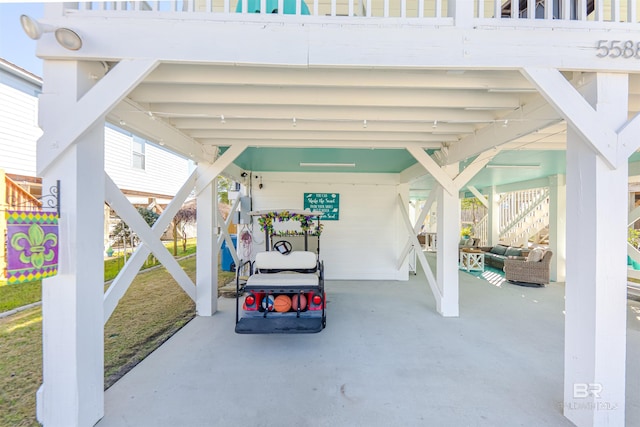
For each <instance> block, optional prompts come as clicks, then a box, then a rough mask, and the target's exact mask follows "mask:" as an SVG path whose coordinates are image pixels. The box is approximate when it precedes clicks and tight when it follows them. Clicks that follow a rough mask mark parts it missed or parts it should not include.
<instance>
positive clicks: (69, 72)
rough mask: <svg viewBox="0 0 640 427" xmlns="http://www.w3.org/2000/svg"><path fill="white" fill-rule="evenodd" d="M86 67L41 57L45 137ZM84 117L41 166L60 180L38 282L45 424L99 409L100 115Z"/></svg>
mask: <svg viewBox="0 0 640 427" xmlns="http://www.w3.org/2000/svg"><path fill="white" fill-rule="evenodd" d="M91 72H92V65H90V64H85V63H79V62H73V61H60V62H57V61H45V68H44V75H45V87H44V92H47V93H49V94H50V95H49V96H48V97H46V99H44V100H41V102H40V117H41V120H40V124H41V126H42V127H43V130H44V132H45V134H44V135H50V134H51V133H55V132H56V129H54V128H53V127H56V126H57V127H64V126H65V125H66V123H67V122H70V121H74V117H72V116H69V117H66V119H64V120H65V121H63V122H59V123H57V124H56V123H55V122H53V121H50V120H48V117H49V115H50V114H51V115H53V116H59V115H58V114H57V112H58V111H59V110H60V109H62V106H70V105H74V103H75V102H76V100H77V99H78V98H81V96H82V94H83V92H84V91H85V90H88V89H89V88H90V87H91V84H92V83H91V81H90V77H89V76H90V74H91ZM54 76H55V77H54ZM51 77H54V78H51ZM89 122H90V123H91V124H90V126H89V127H88V128H86V129H84V130H83V132H82V133H81V134H82V136H80V137H78V138H76V139H75V140H73V141H70V144H69V145H68V148H67V149H66V150H64V152H63V153H60V155H58V156H57V157H56V158H55V159H50V158H47V160H46V162H47V165H46V166H47V167H46V168H43V167H42V165H41V164H40V163H39V164H38V169H39V170H43V169H46V172H45V173H44V175H43V187H44V188H49V187H51V186H52V185H55V182H56V180H60V201H61V203H60V219H59V238H58V245H59V254H58V257H59V258H58V275H57V276H54V277H51V278H48V279H44V280H43V282H42V314H43V320H42V368H43V372H42V375H43V384H42V387H40V389H39V390H38V393H37V417H38V420H39V421H40V422H41V423H42V424H44V425H46V426H69V427H73V426H92V425H94V424H95V423H96V422H98V420H100V418H102V416H103V415H104V380H103V377H104V336H103V334H104V332H103V331H104V330H103V322H102V310H103V305H102V298H103V292H104V291H103V287H104V260H103V248H102V241H103V235H102V229H103V220H104V210H103V206H104V172H103V171H104V120H103V119H96V120H90V121H89ZM43 138H44V139H45V140H46V138H45V136H43ZM40 149H41V146H40V145H39V146H38V151H40ZM38 157H39V158H40V156H38Z"/></svg>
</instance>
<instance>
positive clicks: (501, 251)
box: [491, 245, 507, 255]
mask: <svg viewBox="0 0 640 427" xmlns="http://www.w3.org/2000/svg"><path fill="white" fill-rule="evenodd" d="M505 252H507V247H506V246H503V245H495V246H494V247H493V248H491V253H492V254H496V255H504V254H505Z"/></svg>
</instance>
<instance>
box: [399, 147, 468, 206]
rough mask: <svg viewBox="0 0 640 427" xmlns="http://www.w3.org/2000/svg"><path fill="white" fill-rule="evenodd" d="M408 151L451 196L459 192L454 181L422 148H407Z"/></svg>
mask: <svg viewBox="0 0 640 427" xmlns="http://www.w3.org/2000/svg"><path fill="white" fill-rule="evenodd" d="M406 149H407V151H408V152H409V153H411V155H412V156H413V157H414V158H415V159H416V160H417V161H418V163H420V164H421V165H422V166H423V167H424V168H425V169H426V170H427V172H429V173H430V174H431V176H433V178H434V179H435V180H436V181H437V182H438V184H440V185H441V186H442V188H443V189H444V190H445V191H446V192H447V193H449V194H456V195H457V193H458V190H457V188H456V185H455V184H454V182H453V179H451V177H450V176H449V175H448V174H447V173H446V172H444V171H443V170H442V169H441V168H440V165H438V164H437V163H436V161H435V160H433V159H432V158H431V156H429V155H428V154H427V152H426V151H424V150H423V149H422V148H418V147H411V146H408V147H406Z"/></svg>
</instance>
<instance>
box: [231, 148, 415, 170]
mask: <svg viewBox="0 0 640 427" xmlns="http://www.w3.org/2000/svg"><path fill="white" fill-rule="evenodd" d="M234 163H235V164H236V165H237V166H239V167H240V168H242V169H244V170H249V171H261V172H314V173H318V172H348V173H399V172H402V171H403V170H405V169H406V168H408V167H409V166H411V165H412V164H414V163H415V159H414V158H413V156H412V155H411V154H409V153H408V152H407V151H406V150H405V149H397V150H395V149H333V148H247V149H246V150H245V151H244V152H243V153H242V154H241V155H240V156H239V157H238V158H237V159H236V161H235V162H234ZM300 163H342V164H350V163H355V166H354V167H345V166H333V167H326V166H311V167H309V166H300Z"/></svg>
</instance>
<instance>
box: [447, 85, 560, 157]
mask: <svg viewBox="0 0 640 427" xmlns="http://www.w3.org/2000/svg"><path fill="white" fill-rule="evenodd" d="M504 120H507V121H508V126H506V127H505V126H503V124H504ZM561 120H562V116H561V115H560V114H559V113H558V112H557V111H556V110H555V109H554V108H553V106H551V105H549V103H548V102H547V101H546V100H545V99H544V98H543V97H541V96H539V97H536V98H534V99H533V100H529V101H528V103H527V104H524V105H522V106H521V107H520V108H518V109H516V110H514V111H513V112H511V113H509V114H507V115H505V116H503V117H501V122H494V123H493V124H491V125H488V126H485V127H483V128H482V129H479V130H478V131H477V132H475V133H474V134H472V135H467V136H464V137H463V138H462V139H460V140H459V141H457V142H453V143H451V144H450V145H449V152H448V155H447V162H448V163H455V162H459V161H463V160H465V159H468V158H470V157H473V156H475V155H477V154H479V153H482V152H485V151H487V150H489V149H491V148H493V147H500V146H501V145H503V144H507V143H510V142H511V141H513V140H515V139H518V138H521V137H522V136H523V135H529V134H531V133H532V132H535V131H537V130H540V129H544V128H546V127H548V126H550V125H552V124H554V123H558V122H560V121H561ZM520 145H521V144H520ZM563 149H564V146H563Z"/></svg>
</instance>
